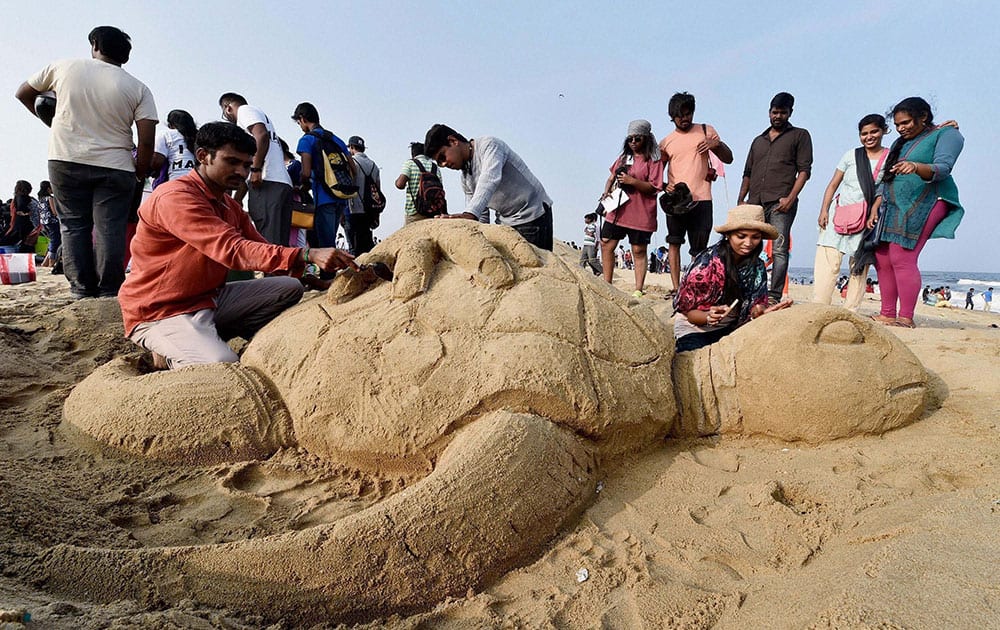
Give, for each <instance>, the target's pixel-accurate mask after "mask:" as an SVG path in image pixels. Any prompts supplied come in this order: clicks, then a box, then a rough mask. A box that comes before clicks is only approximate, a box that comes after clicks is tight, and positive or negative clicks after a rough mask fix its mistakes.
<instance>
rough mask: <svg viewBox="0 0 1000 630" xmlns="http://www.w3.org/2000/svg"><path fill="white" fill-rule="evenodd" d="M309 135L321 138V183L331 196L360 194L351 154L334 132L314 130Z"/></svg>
mask: <svg viewBox="0 0 1000 630" xmlns="http://www.w3.org/2000/svg"><path fill="white" fill-rule="evenodd" d="M309 135H311V136H315V137H316V138H317V139H319V148H320V155H321V157H322V162H323V169H322V170H323V179H322V180H321V181H320V183H321V184H322V186H323V190H325V191H326V192H327V193H328V194H329V195H330V196H332V197H334V198H336V199H351V198H353V197H357V196H358V185H357V184H356V183H355V181H354V176H353V175H351V166H350V165H351V156H349V155H347V154H346V153H345V152H344V150H343V149H341V148H340V145H339V144H337V141H336V140H334V139H333V134H332V133H330V132H329V131H327V130H325V129H324V130H323V131H319V130H313V131H310V132H309Z"/></svg>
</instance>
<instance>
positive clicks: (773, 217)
mask: <svg viewBox="0 0 1000 630" xmlns="http://www.w3.org/2000/svg"><path fill="white" fill-rule="evenodd" d="M762 205H763V206H764V220H765V221H767V222H768V223H770V224H771V225H773V226H774V227H775V229H777V230H778V238H776V239H774V244H773V245H772V246H771V255H772V256H773V257H774V262H773V264H772V265H771V287H770V289H769V290H768V292H767V297H768V298H769V299H773V300H775V301H780V300H781V295H782V293H784V290H785V278H786V277H787V276H788V246H789V244H790V243H791V238H792V222H793V221H795V212H796V211H797V210H798V209H799V201H798V199H796V200H795V203H793V204H792V207H791V208H789V209H788V212H774V207H775V206H776V205H778V202H777V201H772V202H770V203H765V204H762Z"/></svg>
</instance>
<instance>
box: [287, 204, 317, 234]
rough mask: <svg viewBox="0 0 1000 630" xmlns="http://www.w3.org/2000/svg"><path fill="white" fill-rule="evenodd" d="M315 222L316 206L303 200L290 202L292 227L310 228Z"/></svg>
mask: <svg viewBox="0 0 1000 630" xmlns="http://www.w3.org/2000/svg"><path fill="white" fill-rule="evenodd" d="M315 224H316V206H314V205H313V204H311V203H306V202H304V201H293V202H292V227H293V228H299V229H300V230H311V229H313V226H314V225H315Z"/></svg>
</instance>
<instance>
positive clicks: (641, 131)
mask: <svg viewBox="0 0 1000 630" xmlns="http://www.w3.org/2000/svg"><path fill="white" fill-rule="evenodd" d="M609 170H610V171H611V175H609V176H608V180H607V182H605V184H604V193H603V194H602V195H601V200H603V199H605V198H606V197H609V196H611V194H612V191H613V190H614V189H615V188H616V187H620V188H621V190H623V191H624V192H625V193H626V194H627V195H628V200H627V201H625V203H623V204H622V205H620V206H618V208H616V209H615V210H612V211H610V212H608V213H607V214H606V215H605V216H604V225H603V226H602V227H601V254H602V257H604V258H607V257H608V256H609V255H610V254H611V252H613V251H614V249H615V246H616V245H618V242H619V241H621V240H622V239H623V238H625V237H626V236H627V237H628V241H629V245H630V246H631V250H629V251H626V252H625V264H626V266H627V267H629V268H631V269H632V270H633V271H634V275H635V292H634V293H633V294H632V295H633V296H635V297H642V296H643V295H644V293H643V290H644V289H645V284H646V267H647V265H648V264H649V259H648V258H647V256H646V253H647V248H648V247H649V242H650V241H651V240H652V239H653V234H654V233H655V232H656V195H657V194H658V193H659V192H660V190H661V189H662V188H663V162H662V161H660V149H659V147H657V145H656V138H655V137H654V136H653V130H652V126H651V125H650V124H649V121H647V120H633V121H632V122H630V123H629V124H628V130H627V132H626V135H625V142H624V143H623V145H622V149H621V153H619V155H618V157H617V158H616V159H615V161H614V162H613V163H612V164H611V168H610V169H609ZM630 263H631V264H630ZM613 271H614V270H613V269H609V268H607V267H605V269H604V279H605V280H606V281H608V282H609V283H610V282H611V281H612V279H613Z"/></svg>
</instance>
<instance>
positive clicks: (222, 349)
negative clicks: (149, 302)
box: [129, 276, 303, 370]
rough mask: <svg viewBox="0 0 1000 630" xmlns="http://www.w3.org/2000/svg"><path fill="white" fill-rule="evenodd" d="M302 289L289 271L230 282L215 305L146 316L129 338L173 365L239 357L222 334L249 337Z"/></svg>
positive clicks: (229, 360)
mask: <svg viewBox="0 0 1000 630" xmlns="http://www.w3.org/2000/svg"><path fill="white" fill-rule="evenodd" d="M302 291H303V289H302V283H301V282H299V280H298V279H297V278H291V277H288V276H271V277H268V278H261V279H260V280H244V281H242V282H230V283H228V284H226V285H225V286H223V287H222V289H221V290H220V291H219V297H218V298H216V300H215V304H216V306H215V308H203V309H201V310H200V311H195V312H193V313H185V314H183V315H175V316H173V317H168V318H166V319H161V320H159V321H155V322H144V323H142V324H139V325H138V326H136V327H135V330H133V331H132V334H131V335H130V336H129V339H131V340H132V341H133V342H135V343H136V344H138V345H140V346H142V347H143V348H145V349H147V350H149V351H150V352H155V353H157V354H160V355H163V357H164V358H166V360H167V366H168V367H169V368H170V369H172V370H173V369H175V368H179V367H184V366H186V365H198V364H202V363H236V362H237V361H239V360H240V358H239V357H238V356H236V353H235V352H233V351H232V349H231V348H230V347H229V344H227V343H226V341H225V340H227V339H232V338H233V337H242V338H244V339H250V338H251V337H253V336H254V334H256V332H257V331H258V330H260V329H261V328H263V327H264V326H265V325H266V324H267V323H268V322H270V321H271V320H272V319H274V318H275V317H277V316H278V315H280V314H281V313H282V312H283V311H284V310H285V309H287V308H289V307H290V306H294V305H295V304H296V303H298V301H299V300H300V299H302Z"/></svg>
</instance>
